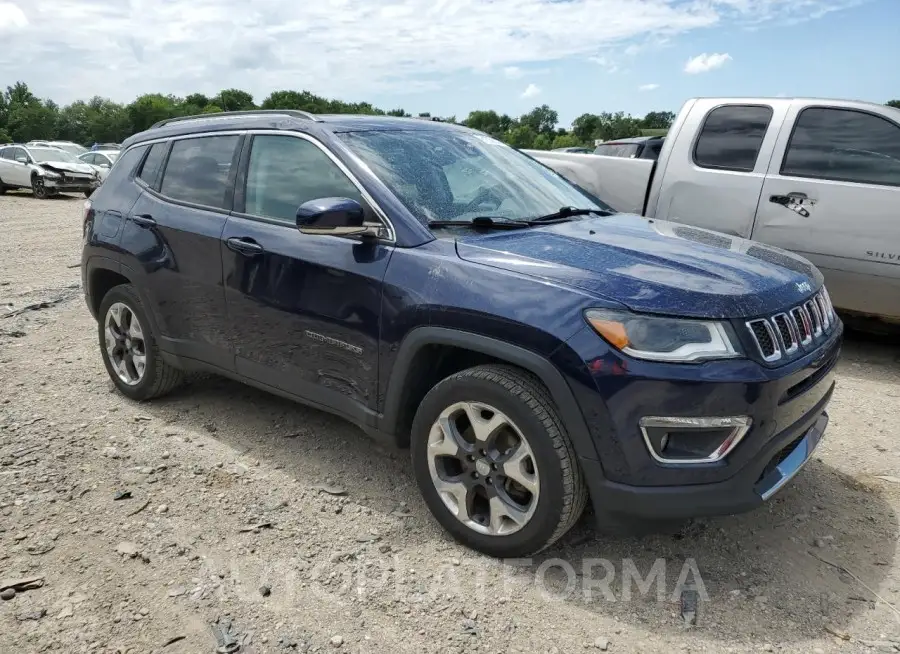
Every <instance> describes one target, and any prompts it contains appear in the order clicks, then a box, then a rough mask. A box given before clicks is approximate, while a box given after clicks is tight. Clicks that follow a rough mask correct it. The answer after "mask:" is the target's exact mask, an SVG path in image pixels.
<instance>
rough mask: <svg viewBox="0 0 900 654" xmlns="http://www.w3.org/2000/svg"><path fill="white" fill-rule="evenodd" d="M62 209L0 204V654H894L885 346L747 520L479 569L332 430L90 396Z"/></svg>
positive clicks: (71, 245) (585, 535)
mask: <svg viewBox="0 0 900 654" xmlns="http://www.w3.org/2000/svg"><path fill="white" fill-rule="evenodd" d="M81 206H82V200H81V199H80V198H76V197H70V198H60V199H54V200H46V201H38V200H34V199H32V198H31V197H30V196H28V195H25V194H22V195H13V194H10V195H7V196H5V197H0V233H2V235H3V240H4V243H5V244H6V245H5V247H4V252H3V255H2V256H0V585H2V586H6V585H9V584H10V583H11V581H15V580H28V579H31V580H32V582H31V583H32V585H33V586H34V587H33V588H31V589H29V590H22V591H21V592H19V593H17V594H16V595H15V597H14V598H12V599H9V600H7V601H2V602H0V652H2V653H3V654H7V653H8V654H12V653H29V652H66V653H75V652H122V653H124V652H131V653H134V654H137V653H144V652H163V653H164V654H204V653H212V652H215V651H216V648H217V647H219V651H223V652H226V651H233V650H234V648H235V647H236V646H240V650H239V651H241V652H295V651H296V652H304V651H314V652H315V651H321V652H331V651H335V652H361V653H368V652H371V653H379V652H482V653H487V652H528V653H530V652H538V653H542V652H559V653H563V652H579V651H609V652H621V653H636V652H648V653H649V652H661V653H662V652H712V653H719V652H760V651H775V652H797V653H802V654H809V653H815V652H896V651H900V608H897V607H898V606H900V562H898V558H897V541H898V538H897V535H898V518H897V513H898V511H900V457H898V454H897V431H898V428H900V345H892V344H890V343H887V342H884V341H880V342H877V341H873V340H871V339H864V338H859V337H854V338H850V339H848V341H847V344H846V347H845V353H844V355H843V360H842V361H841V363H840V370H839V381H838V388H837V391H836V393H835V396H834V401H833V402H832V404H831V409H830V412H831V417H832V422H831V425H830V427H829V430H828V433H827V436H826V439H825V441H824V443H823V445H822V446H821V448H820V449H819V451H818V453H817V457H816V460H815V461H813V462H811V463H810V465H808V466H807V468H806V469H805V470H804V471H803V472H802V473H801V474H800V475H799V476H798V477H797V478H796V479H795V481H794V483H793V484H792V486H791V487H790V488H789V489H787V490H785V491H784V492H783V493H781V494H779V495H778V496H776V498H774V499H773V501H772V502H771V503H770V504H769V505H768V506H766V507H765V508H763V509H761V510H759V511H757V512H755V513H752V514H748V515H743V516H738V517H731V518H723V519H716V520H709V521H702V522H697V523H694V524H692V525H690V526H689V527H688V528H686V529H685V530H683V531H682V532H680V533H678V534H676V535H669V536H651V537H645V538H596V537H595V536H594V535H593V532H592V531H591V530H590V527H589V524H588V522H587V521H586V520H585V521H582V523H581V524H579V525H578V526H576V528H575V529H574V530H573V531H572V532H571V533H570V534H569V535H568V536H567V537H565V538H564V539H563V541H562V542H561V543H559V544H558V545H556V546H555V547H554V548H553V549H551V550H549V551H547V552H545V553H543V554H542V555H541V556H540V557H539V558H537V559H535V560H533V561H517V562H499V561H495V560H491V559H488V558H486V557H483V556H480V555H477V554H475V553H473V552H471V551H468V550H466V549H464V548H462V547H460V546H459V545H457V544H455V543H454V542H453V541H451V540H450V539H449V538H448V537H447V536H446V535H445V534H444V533H443V532H442V530H441V529H440V528H439V527H438V526H437V524H436V523H435V522H434V520H432V518H431V517H430V515H429V514H428V513H427V511H426V509H425V507H424V505H423V503H422V502H421V501H420V499H419V495H418V492H417V490H416V488H415V485H414V482H413V478H412V473H411V470H410V467H409V465H408V464H407V454H406V453H405V452H393V451H387V450H384V449H381V448H380V447H378V446H376V445H375V444H373V443H372V442H371V441H369V440H367V439H366V438H364V437H363V436H362V435H361V434H360V433H359V432H358V431H357V430H356V429H355V428H354V427H352V426H350V425H348V424H346V423H344V422H342V421H341V420H339V419H337V418H333V417H331V416H329V415H326V414H324V413H319V412H317V411H313V410H309V409H306V408H303V407H301V406H298V405H295V404H292V403H290V402H287V401H283V400H281V399H277V398H274V397H270V396H268V395H265V394H263V393H261V392H258V391H256V390H253V389H250V388H247V387H244V386H241V385H239V384H236V383H232V382H229V381H223V380H219V379H205V380H202V381H196V382H194V383H192V384H190V385H189V386H187V387H185V388H184V389H182V390H180V391H178V392H177V393H176V394H174V395H172V396H171V397H168V398H166V399H164V400H160V401H156V402H152V403H149V404H136V403H133V402H130V401H127V400H125V399H124V398H122V397H121V396H120V395H119V394H117V393H115V392H112V387H111V383H110V382H109V381H108V378H107V374H106V372H105V370H104V368H103V365H102V363H101V359H100V355H99V351H98V345H97V329H96V326H95V323H94V322H93V320H92V319H91V317H90V315H89V313H88V311H87V309H86V307H85V306H84V302H83V299H82V297H81V291H80V271H79V268H78V265H77V264H78V262H79V260H80V240H79V239H80V233H81V232H80V213H81ZM40 303H44V304H40ZM29 305H36V306H34V307H33V308H32V309H31V310H26V311H23V312H21V313H18V314H16V315H10V314H11V313H14V312H16V311H17V310H20V309H25V308H26V307H28V306H29ZM121 493H130V497H125V498H122V499H116V498H117V496H118V494H121ZM254 527H255V528H254ZM659 559H662V562H658V560H659ZM654 565H655V566H657V567H656V568H654ZM662 566H665V567H664V572H665V579H662V577H657V578H656V581H658V582H659V581H661V582H662V583H652V584H651V583H650V582H653V580H654V578H653V577H651V573H653V572H654V571H656V572H662V571H663V567H662ZM692 566H696V569H697V570H698V571H699V573H700V574H699V582H700V583H698V584H697V591H698V593H701V594H705V595H706V596H708V599H705V600H702V601H701V602H700V606H699V610H698V614H697V618H696V626H693V627H690V628H688V627H686V626H685V621H684V619H683V617H682V608H681V606H680V603H679V601H678V599H679V593H678V592H677V590H678V588H679V586H678V584H677V582H678V580H679V577H680V576H681V575H682V573H683V572H684V573H686V574H688V573H692ZM841 568H843V570H842V569H841ZM629 573H630V574H632V577H629V576H628V574H629ZM635 576H637V577H639V578H640V579H639V581H644V582H647V583H646V584H645V589H647V590H648V591H649V592H645V593H642V592H641V591H640V588H639V585H638V584H636V583H633V581H634V578H635ZM687 578H688V580H689V581H690V580H691V579H694V580H695V581H697V579H696V578H695V577H694V576H693V574H688V576H687ZM604 579H605V580H606V582H607V583H606V585H605V586H604V584H603V582H604ZM683 580H684V579H682V581H683ZM20 588H21V586H20ZM701 591H702V592H701ZM673 592H674V598H673ZM673 599H674V600H675V601H673ZM216 632H218V640H217V637H216ZM233 642H236V643H237V645H234V644H232V643H233Z"/></svg>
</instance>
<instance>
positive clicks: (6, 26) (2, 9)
mask: <svg viewBox="0 0 900 654" xmlns="http://www.w3.org/2000/svg"><path fill="white" fill-rule="evenodd" d="M27 26H28V18H27V17H26V16H25V12H23V11H22V10H21V9H19V7H17V6H16V5H14V4H12V3H10V2H0V32H5V31H7V30H9V31H12V30H17V29H25V28H26V27H27Z"/></svg>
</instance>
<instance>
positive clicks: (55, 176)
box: [41, 168, 62, 179]
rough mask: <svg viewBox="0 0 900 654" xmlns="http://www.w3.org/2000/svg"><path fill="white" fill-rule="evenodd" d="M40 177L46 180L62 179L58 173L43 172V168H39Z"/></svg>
mask: <svg viewBox="0 0 900 654" xmlns="http://www.w3.org/2000/svg"><path fill="white" fill-rule="evenodd" d="M41 175H42V176H44V177H46V178H47V179H59V178H60V177H62V175H60V174H59V173H54V172H53V171H52V170H45V169H43V168H41Z"/></svg>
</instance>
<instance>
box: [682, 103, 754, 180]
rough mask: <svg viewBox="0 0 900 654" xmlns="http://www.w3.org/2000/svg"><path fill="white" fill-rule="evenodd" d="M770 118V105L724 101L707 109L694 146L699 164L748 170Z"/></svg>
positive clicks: (750, 169)
mask: <svg viewBox="0 0 900 654" xmlns="http://www.w3.org/2000/svg"><path fill="white" fill-rule="evenodd" d="M771 119H772V108H771V107H767V106H762V105H728V106H724V107H717V108H715V109H713V110H712V111H710V112H709V114H708V115H707V116H706V120H705V121H704V123H703V128H702V129H701V130H700V135H699V136H698V137H697V143H696V145H695V146H694V163H695V164H697V165H698V166H700V167H702V168H718V169H721V170H735V171H742V172H751V171H752V170H753V169H754V167H756V159H757V157H758V156H759V150H760V148H761V147H762V142H763V138H765V136H766V130H767V129H768V127H769V121H770V120H771Z"/></svg>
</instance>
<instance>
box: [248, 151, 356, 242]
mask: <svg viewBox="0 0 900 654" xmlns="http://www.w3.org/2000/svg"><path fill="white" fill-rule="evenodd" d="M327 197H339V198H350V199H351V200H356V201H357V202H359V203H360V204H361V205H363V207H366V202H365V200H363V197H362V194H361V193H360V192H359V189H357V188H356V186H355V185H354V184H353V182H351V181H350V179H349V178H348V177H347V176H346V175H345V174H344V173H343V171H341V169H340V168H338V167H337V165H336V164H335V163H334V162H333V161H332V160H331V158H330V157H329V156H328V155H327V154H325V153H324V152H323V151H322V150H321V149H320V148H319V147H318V146H316V145H315V144H313V143H311V142H309V141H307V140H306V139H303V138H299V137H295V136H282V135H274V134H273V135H257V136H254V137H253V143H252V146H251V149H250V161H249V164H248V166H247V184H246V193H245V199H244V205H245V206H244V213H247V214H251V215H254V216H261V217H264V218H275V219H277V220H281V221H284V222H287V223H290V224H292V225H293V224H295V223H296V216H297V209H298V207H299V206H300V205H301V204H303V203H304V202H308V201H310V200H316V199H319V198H327ZM367 213H369V212H368V210H367ZM372 219H373V218H372V217H370V216H367V217H366V220H372Z"/></svg>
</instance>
